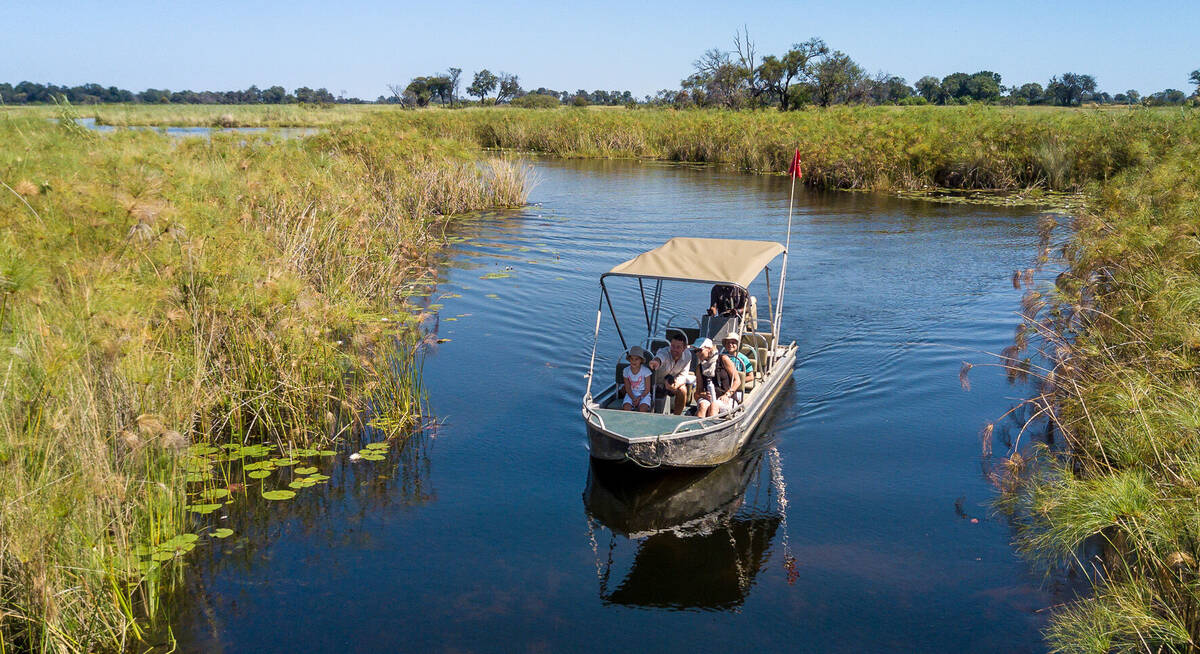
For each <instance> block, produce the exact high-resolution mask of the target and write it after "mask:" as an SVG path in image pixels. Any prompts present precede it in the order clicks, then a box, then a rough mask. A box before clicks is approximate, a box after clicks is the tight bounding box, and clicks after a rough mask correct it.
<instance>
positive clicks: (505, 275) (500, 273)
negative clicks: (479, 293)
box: [480, 272, 512, 279]
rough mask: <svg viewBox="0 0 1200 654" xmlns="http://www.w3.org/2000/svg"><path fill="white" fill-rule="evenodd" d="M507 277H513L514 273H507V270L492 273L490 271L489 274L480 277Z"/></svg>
mask: <svg viewBox="0 0 1200 654" xmlns="http://www.w3.org/2000/svg"><path fill="white" fill-rule="evenodd" d="M505 277H512V273H507V272H490V273H488V274H486V275H483V276H482V277H480V279H504V278H505Z"/></svg>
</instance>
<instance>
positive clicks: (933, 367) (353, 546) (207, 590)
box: [174, 159, 1069, 653]
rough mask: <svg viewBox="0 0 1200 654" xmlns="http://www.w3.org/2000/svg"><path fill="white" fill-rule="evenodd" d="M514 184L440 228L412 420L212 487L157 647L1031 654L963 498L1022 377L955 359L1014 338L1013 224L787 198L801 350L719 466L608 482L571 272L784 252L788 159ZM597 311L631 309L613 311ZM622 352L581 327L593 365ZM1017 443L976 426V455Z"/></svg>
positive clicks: (997, 550) (1025, 631)
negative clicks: (294, 479) (389, 434)
mask: <svg viewBox="0 0 1200 654" xmlns="http://www.w3.org/2000/svg"><path fill="white" fill-rule="evenodd" d="M535 172H536V175H537V177H538V179H539V182H538V184H537V186H536V187H535V188H534V189H533V191H532V193H531V196H530V198H531V202H533V203H534V204H533V205H532V206H530V207H529V208H527V209H526V210H523V211H520V212H513V213H507V214H488V215H484V216H481V217H479V218H477V219H474V220H472V221H471V222H470V223H468V224H467V225H465V226H463V228H462V229H461V232H460V233H461V235H462V236H464V237H466V240H464V241H462V242H461V243H458V244H457V245H456V249H455V250H454V251H453V253H452V254H451V256H450V257H449V260H448V262H447V265H446V267H445V269H444V270H443V271H442V273H441V280H440V281H439V283H438V284H437V286H436V288H435V289H433V290H432V292H431V294H430V296H429V300H428V301H429V302H431V303H434V304H436V305H439V306H435V307H434V309H435V310H436V311H437V316H436V317H434V318H431V319H430V320H429V323H428V327H429V329H430V333H431V336H430V339H429V345H428V348H427V352H426V354H425V362H424V382H425V385H426V387H427V389H428V393H429V400H428V403H429V407H430V413H431V414H432V417H433V418H436V421H434V420H431V422H430V424H429V425H428V426H427V427H426V429H424V430H423V431H422V432H421V433H420V434H418V435H416V436H414V437H413V438H412V439H410V440H409V441H408V442H407V443H406V445H405V446H404V448H403V449H402V450H400V451H397V452H393V453H392V454H390V455H389V457H388V458H387V460H385V461H381V462H369V461H359V462H355V463H351V462H350V461H349V460H348V459H347V458H346V457H338V459H337V460H336V461H335V462H333V463H331V464H329V465H328V469H327V470H324V472H325V473H326V474H329V475H331V476H332V478H333V479H332V481H331V482H330V484H328V485H325V486H319V487H316V488H314V489H308V490H305V491H304V492H303V493H301V494H300V495H299V496H298V497H297V498H296V499H295V500H294V501H292V502H282V503H280V502H274V503H267V502H257V501H255V502H242V503H241V505H239V504H238V503H234V504H233V505H231V506H230V507H229V510H228V517H227V518H225V519H224V522H225V524H228V525H229V526H231V527H233V528H234V529H235V532H236V536H235V537H232V538H229V539H227V540H226V541H221V542H218V543H217V544H216V545H215V546H212V547H202V548H199V549H198V550H197V551H196V552H195V553H194V554H193V556H194V557H195V558H194V559H192V565H191V567H190V570H189V573H188V582H187V588H186V595H187V597H188V599H187V600H185V601H183V602H181V603H180V604H181V606H180V608H179V615H178V616H177V618H176V619H175V621H174V623H175V626H174V630H175V635H176V636H177V637H178V638H179V639H180V647H181V649H182V650H183V651H206V652H207V651H225V652H338V653H346V652H399V651H420V652H543V651H547V652H559V651H563V652H566V651H571V652H609V651H621V650H626V651H648V650H655V651H666V652H694V651H722V650H730V651H744V650H755V651H763V652H794V651H837V652H858V651H872V652H878V651H971V652H987V651H997V652H1016V651H1043V650H1044V649H1045V644H1044V643H1043V642H1042V638H1041V635H1040V629H1041V628H1042V627H1043V626H1044V625H1045V623H1046V618H1047V612H1046V609H1047V608H1048V607H1050V606H1052V605H1054V604H1057V603H1059V602H1061V601H1064V600H1065V599H1067V598H1068V597H1069V592H1068V591H1067V589H1065V588H1063V587H1062V586H1063V584H1062V583H1061V582H1054V581H1052V582H1050V583H1043V581H1044V580H1043V576H1042V575H1041V574H1040V573H1038V572H1036V571H1034V570H1032V569H1031V568H1030V566H1029V564H1028V563H1027V562H1025V561H1024V560H1022V559H1021V558H1019V557H1018V556H1017V555H1016V554H1015V553H1014V550H1013V548H1012V545H1011V540H1012V535H1013V532H1012V528H1011V527H1010V525H1009V524H1008V522H1007V521H1006V520H1005V519H1004V518H1003V517H1002V516H995V515H993V514H992V512H991V511H990V510H989V505H988V503H989V501H990V500H991V499H992V498H994V497H995V493H996V491H995V489H994V488H993V487H992V485H991V484H990V483H989V481H988V479H987V474H986V472H987V470H988V466H989V465H990V462H991V461H990V459H988V458H985V457H984V456H983V455H982V452H981V444H980V436H979V432H980V430H981V428H983V427H984V425H985V424H987V422H988V421H990V420H993V419H996V418H998V417H999V416H1000V415H1001V414H1003V413H1004V412H1006V411H1007V410H1008V409H1010V408H1011V407H1012V406H1013V405H1014V404H1015V403H1017V402H1019V401H1020V399H1022V398H1024V397H1027V396H1028V394H1029V393H1030V389H1029V388H1027V387H1025V386H1024V385H1022V384H1021V383H1017V384H1015V385H1014V384H1013V383H1011V382H1009V381H1008V379H1006V376H1005V374H1004V372H1003V371H1002V370H1000V369H998V368H994V367H984V366H980V367H976V368H975V369H974V370H972V371H971V376H970V381H971V386H972V388H971V390H970V391H969V392H968V391H965V390H964V389H963V388H962V387H961V386H960V382H959V378H958V373H959V368H960V365H961V363H962V362H963V361H972V362H975V363H985V362H987V361H988V360H989V357H988V356H987V355H985V354H984V352H999V351H1000V350H1001V349H1002V348H1004V347H1005V346H1006V345H1008V344H1009V343H1011V341H1012V338H1013V332H1014V328H1015V327H1016V326H1017V325H1018V323H1019V322H1020V318H1019V316H1018V312H1019V311H1020V297H1021V291H1019V290H1015V289H1014V288H1013V284H1012V283H1011V281H1010V276H1011V273H1012V271H1013V270H1014V269H1020V268H1026V267H1029V266H1030V265H1032V260H1033V258H1034V257H1035V256H1036V253H1037V242H1038V234H1037V226H1036V219H1035V215H1034V214H1033V213H1031V212H1030V211H1029V210H1027V209H1003V208H989V207H976V206H969V205H946V204H934V203H926V202H913V201H903V200H897V199H893V198H888V197H883V196H879V195H875V194H859V193H818V192H812V191H806V190H804V189H801V190H799V191H798V193H797V197H796V213H795V218H794V229H793V234H792V252H791V256H790V262H789V270H788V286H787V295H786V299H785V304H784V320H783V324H784V329H785V330H786V331H785V333H786V334H788V335H790V337H791V338H794V339H795V340H796V341H797V342H798V344H799V351H800V360H799V364H798V366H797V368H796V371H795V373H794V379H793V382H792V385H791V387H790V389H788V390H787V391H786V392H785V393H784V395H783V397H782V399H781V401H780V403H779V406H778V408H777V410H776V411H775V412H774V413H773V414H772V416H771V417H770V418H769V419H768V420H767V421H766V422H765V424H764V426H763V427H762V428H760V430H759V434H758V435H757V436H756V437H755V439H754V440H753V441H752V442H751V444H750V446H749V447H748V451H747V452H746V454H745V455H744V456H742V457H740V458H739V459H738V460H736V461H735V462H733V463H732V464H730V465H728V466H725V467H723V468H719V469H718V470H716V471H713V472H711V473H707V474H705V473H700V474H697V475H682V476H680V475H671V476H667V477H666V478H661V477H654V478H648V479H647V478H644V476H642V477H639V478H637V479H622V478H617V479H614V478H612V476H611V475H608V476H606V475H599V474H597V473H595V472H593V471H592V470H591V466H590V465H589V458H588V453H587V441H586V437H585V432H584V427H583V423H582V419H581V417H580V414H579V408H580V399H581V395H582V393H583V390H584V385H585V383H586V379H585V373H586V371H587V363H588V361H587V359H588V354H589V351H590V347H591V332H592V327H593V324H594V322H593V321H594V319H595V310H596V303H597V300H598V285H597V278H598V276H599V274H600V273H602V272H604V271H606V270H608V269H609V268H611V267H612V266H614V265H616V264H617V263H619V262H621V261H623V260H625V259H627V258H630V257H632V256H633V255H635V254H636V253H638V252H640V251H642V250H645V249H649V248H651V247H654V246H657V245H660V244H661V243H662V242H663V241H665V240H666V239H667V238H669V237H670V236H675V235H688V236H714V237H727V238H753V239H764V240H767V239H769V240H779V241H783V240H784V238H785V230H786V222H787V207H788V186H787V179H786V178H781V177H767V176H753V175H745V174H739V173H737V172H733V171H729V170H725V169H721V168H715V167H694V166H679V165H668V164H658V163H638V162H630V161H570V160H553V159H541V160H537V161H536V162H535ZM706 299H707V288H699V289H693V294H692V295H688V294H686V293H685V294H683V295H680V296H678V297H677V298H674V299H673V300H672V302H673V304H672V305H671V306H672V308H673V309H674V310H676V311H680V312H688V311H693V312H696V311H697V308H700V307H703V306H704V305H705V304H706V302H705V300H706ZM759 299H760V302H762V301H763V299H764V294H763V293H762V292H761V290H760V291H759ZM614 300H617V305H618V310H619V311H620V310H626V311H631V312H632V313H627V314H626V315H629V316H631V319H632V322H631V324H636V321H637V320H638V319H640V318H641V306H640V301H637V300H636V299H635V297H634V296H633V295H629V294H626V295H622V296H621V299H618V298H616V297H614ZM606 323H607V324H608V327H610V328H611V323H610V322H608V319H607V318H606ZM608 331H611V329H609V330H608ZM436 341H440V342H436ZM619 349H620V346H619V343H616V342H615V341H614V340H613V338H612V337H606V339H605V340H604V341H602V343H601V354H602V359H603V361H604V364H603V365H604V366H610V365H611V364H610V363H609V362H611V361H613V360H615V357H616V356H617V354H619ZM600 369H601V370H604V371H607V370H611V368H610V367H602V368H600ZM610 377H611V374H610V373H607V372H603V373H600V374H598V376H597V378H598V381H599V380H600V379H604V380H607V379H609V378H610ZM1015 433H1016V427H1015V426H1014V425H1013V424H1012V423H1011V421H1009V422H1003V423H1000V424H999V425H998V427H997V431H996V436H995V437H994V438H995V448H996V450H997V452H998V453H1002V452H1003V451H1004V450H1005V445H1004V443H1003V441H1004V439H1005V438H1011V437H1012V436H1013V435H1015ZM1030 437H1031V435H1028V434H1027V435H1026V436H1024V437H1023V438H1025V439H1028V438H1030ZM685 494H686V495H685ZM681 498H683V499H681ZM682 504H687V507H686V508H680V505H682Z"/></svg>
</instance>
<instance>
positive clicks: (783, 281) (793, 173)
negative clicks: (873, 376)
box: [771, 148, 800, 345]
mask: <svg viewBox="0 0 1200 654" xmlns="http://www.w3.org/2000/svg"><path fill="white" fill-rule="evenodd" d="M799 172H800V150H799V149H798V148H797V150H796V155H795V156H794V157H793V158H792V165H791V166H788V177H791V178H792V189H791V192H790V193H788V225H787V237H786V238H785V240H784V243H785V245H784V246H783V269H782V270H780V271H779V295H778V300H776V302H775V322H774V324H773V325H771V330H772V332H774V334H775V338H776V339H777V340H778V338H779V328H780V323H781V322H782V320H783V287H784V286H786V285H787V260H788V253H789V252H790V251H791V249H792V206H793V205H794V203H795V199H796V178H797V177H798V176H799V175H798V174H797V173H799ZM776 344H777V345H778V343H776Z"/></svg>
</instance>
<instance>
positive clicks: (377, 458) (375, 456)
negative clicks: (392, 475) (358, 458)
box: [362, 454, 384, 461]
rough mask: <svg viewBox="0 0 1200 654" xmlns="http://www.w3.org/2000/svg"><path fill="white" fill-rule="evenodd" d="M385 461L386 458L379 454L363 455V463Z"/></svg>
mask: <svg viewBox="0 0 1200 654" xmlns="http://www.w3.org/2000/svg"><path fill="white" fill-rule="evenodd" d="M383 459H384V457H383V456H382V455H379V454H364V455H362V460H363V461H382V460H383Z"/></svg>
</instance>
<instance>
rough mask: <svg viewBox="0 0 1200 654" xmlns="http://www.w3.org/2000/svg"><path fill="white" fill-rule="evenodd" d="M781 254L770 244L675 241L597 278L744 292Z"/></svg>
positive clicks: (668, 242) (679, 239) (737, 241)
mask: <svg viewBox="0 0 1200 654" xmlns="http://www.w3.org/2000/svg"><path fill="white" fill-rule="evenodd" d="M783 252H784V248H783V246H782V245H780V244H779V243H775V242H774V241H739V240H734V239H724V238H685V237H677V238H673V239H671V240H669V241H667V242H666V243H664V244H662V245H660V246H659V247H656V248H654V249H653V250H649V251H647V252H643V253H642V254H639V255H638V256H636V257H634V258H632V259H630V260H629V261H626V262H625V263H623V264H620V265H619V266H617V267H615V268H613V269H612V270H610V271H608V272H607V273H604V275H602V276H601V278H603V277H606V276H608V275H621V276H624V277H653V278H657V279H675V280H681V281H692V282H711V283H724V284H736V285H738V286H741V287H742V288H747V287H749V286H750V282H752V281H754V278H755V277H758V273H760V272H762V269H763V268H766V267H767V264H768V263H771V260H772V259H774V258H775V257H777V256H779V255H781V254H783Z"/></svg>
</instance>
